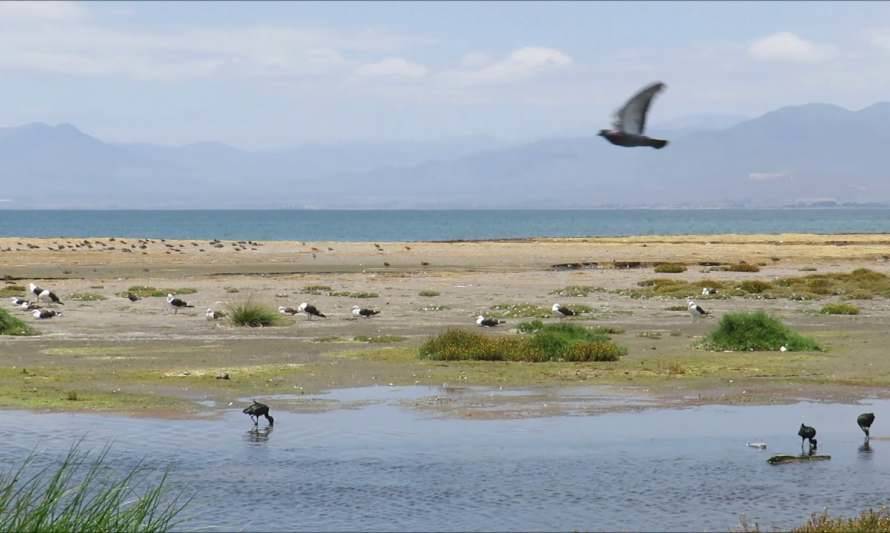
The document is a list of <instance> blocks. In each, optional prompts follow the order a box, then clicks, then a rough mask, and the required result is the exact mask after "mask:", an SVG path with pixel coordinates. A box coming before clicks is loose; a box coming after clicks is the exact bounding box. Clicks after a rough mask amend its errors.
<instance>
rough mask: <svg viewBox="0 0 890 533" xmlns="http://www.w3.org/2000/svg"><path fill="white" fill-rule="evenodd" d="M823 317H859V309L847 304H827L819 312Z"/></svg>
mask: <svg viewBox="0 0 890 533" xmlns="http://www.w3.org/2000/svg"><path fill="white" fill-rule="evenodd" d="M819 312H820V313H822V314H823V315H858V314H859V307H858V306H856V305H853V304H847V303H832V304H825V305H823V306H822V309H821V310H820V311H819Z"/></svg>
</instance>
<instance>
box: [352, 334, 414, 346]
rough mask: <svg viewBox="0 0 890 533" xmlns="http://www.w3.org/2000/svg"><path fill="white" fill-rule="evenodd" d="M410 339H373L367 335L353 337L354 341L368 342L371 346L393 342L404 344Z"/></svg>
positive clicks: (384, 336) (393, 336)
mask: <svg viewBox="0 0 890 533" xmlns="http://www.w3.org/2000/svg"><path fill="white" fill-rule="evenodd" d="M407 338H408V337H400V336H398V335H377V336H373V337H369V336H367V335H358V336H356V337H353V338H352V340H354V341H356V342H367V343H369V344H390V343H393V342H402V341H404V340H406V339H407Z"/></svg>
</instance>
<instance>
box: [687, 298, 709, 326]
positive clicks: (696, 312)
mask: <svg viewBox="0 0 890 533" xmlns="http://www.w3.org/2000/svg"><path fill="white" fill-rule="evenodd" d="M686 308H687V309H688V310H689V316H691V317H692V320H693V321H695V320H696V319H697V318H702V317H705V316H708V315H709V314H710V313H709V312H707V311H705V310H704V309H702V307H701V306H700V305H698V304H697V303H695V300H693V299H692V297H691V296H690V297H689V298H686Z"/></svg>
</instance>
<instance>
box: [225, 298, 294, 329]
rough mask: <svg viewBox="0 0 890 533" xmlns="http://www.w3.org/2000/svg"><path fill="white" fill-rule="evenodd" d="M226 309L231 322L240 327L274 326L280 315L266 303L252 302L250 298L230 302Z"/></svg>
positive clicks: (279, 320) (279, 319)
mask: <svg viewBox="0 0 890 533" xmlns="http://www.w3.org/2000/svg"><path fill="white" fill-rule="evenodd" d="M226 311H227V312H228V315H229V320H230V321H231V322H232V324H234V325H236V326H242V327H251V328H259V327H267V326H275V325H278V324H279V323H280V322H281V315H280V314H279V313H278V311H276V310H275V309H272V308H271V307H269V306H268V305H263V304H259V303H255V302H252V301H251V300H250V299H248V300H246V301H243V302H237V303H233V304H230V305H229V306H227V308H226Z"/></svg>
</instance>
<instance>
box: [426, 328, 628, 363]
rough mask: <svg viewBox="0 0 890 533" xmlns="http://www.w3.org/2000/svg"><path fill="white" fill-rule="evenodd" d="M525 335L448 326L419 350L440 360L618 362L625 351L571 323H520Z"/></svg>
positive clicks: (595, 333) (598, 335)
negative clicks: (502, 333) (498, 334)
mask: <svg viewBox="0 0 890 533" xmlns="http://www.w3.org/2000/svg"><path fill="white" fill-rule="evenodd" d="M519 330H520V331H525V332H526V333H527V334H526V335H520V336H499V337H493V336H488V335H483V334H481V333H476V332H470V331H465V330H460V329H449V330H447V331H445V333H442V334H441V335H438V336H437V337H434V338H432V339H430V340H428V341H427V342H425V343H424V344H423V345H422V346H421V347H420V350H419V352H418V355H419V357H420V358H422V359H433V360H440V361H456V360H479V361H527V362H544V361H617V360H618V358H620V357H621V356H622V355H624V354H625V353H627V350H625V349H624V348H622V347H621V346H618V345H617V344H615V343H614V342H612V341H611V340H610V339H609V337H608V336H607V335H605V334H603V333H602V332H599V331H596V330H592V329H589V328H585V327H582V326H578V325H574V324H566V323H559V324H544V323H542V322H540V321H534V322H524V323H522V324H520V325H519Z"/></svg>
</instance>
